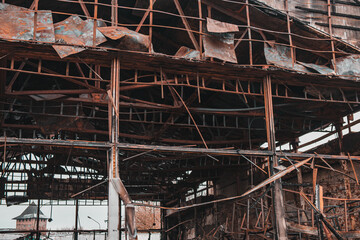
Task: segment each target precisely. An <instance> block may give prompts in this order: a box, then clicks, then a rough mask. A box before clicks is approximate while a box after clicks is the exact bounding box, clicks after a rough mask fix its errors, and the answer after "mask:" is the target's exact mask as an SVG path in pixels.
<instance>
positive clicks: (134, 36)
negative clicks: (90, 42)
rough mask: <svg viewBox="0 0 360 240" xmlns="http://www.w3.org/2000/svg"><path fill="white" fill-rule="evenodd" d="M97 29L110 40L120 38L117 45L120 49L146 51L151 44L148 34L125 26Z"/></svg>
mask: <svg viewBox="0 0 360 240" xmlns="http://www.w3.org/2000/svg"><path fill="white" fill-rule="evenodd" d="M99 30H100V32H102V33H103V34H104V35H105V36H106V37H108V38H110V39H112V40H120V42H119V45H118V46H117V47H118V48H120V49H124V50H134V51H147V50H148V49H149V48H150V46H151V43H150V38H149V36H147V35H144V34H141V33H138V32H135V31H132V30H130V29H128V28H126V27H101V28H99Z"/></svg>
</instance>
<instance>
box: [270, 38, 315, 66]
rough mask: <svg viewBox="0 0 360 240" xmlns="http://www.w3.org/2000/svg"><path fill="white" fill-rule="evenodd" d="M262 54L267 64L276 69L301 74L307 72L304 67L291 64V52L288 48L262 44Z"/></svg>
mask: <svg viewBox="0 0 360 240" xmlns="http://www.w3.org/2000/svg"><path fill="white" fill-rule="evenodd" d="M264 54H265V59H266V63H267V64H274V65H275V66H278V67H283V68H287V69H293V70H296V71H301V72H309V71H308V70H307V69H306V67H304V66H302V65H300V64H297V63H294V65H293V62H292V59H291V50H290V48H289V47H286V46H282V45H278V44H275V43H274V44H271V45H270V44H268V43H264Z"/></svg>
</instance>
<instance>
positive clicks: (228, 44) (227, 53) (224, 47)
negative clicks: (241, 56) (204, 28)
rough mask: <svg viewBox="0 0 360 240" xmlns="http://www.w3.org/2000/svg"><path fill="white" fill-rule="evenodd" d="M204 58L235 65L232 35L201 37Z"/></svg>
mask: <svg viewBox="0 0 360 240" xmlns="http://www.w3.org/2000/svg"><path fill="white" fill-rule="evenodd" d="M203 42H204V49H205V52H204V54H205V56H206V57H213V58H217V59H220V60H223V61H226V62H231V63H237V58H236V53H235V46H234V34H214V35H204V37H203Z"/></svg>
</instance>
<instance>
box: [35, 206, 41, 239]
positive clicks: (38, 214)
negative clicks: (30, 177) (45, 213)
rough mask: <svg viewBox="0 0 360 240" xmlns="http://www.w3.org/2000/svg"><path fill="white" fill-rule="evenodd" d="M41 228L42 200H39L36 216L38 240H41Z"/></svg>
mask: <svg viewBox="0 0 360 240" xmlns="http://www.w3.org/2000/svg"><path fill="white" fill-rule="evenodd" d="M39 227H40V199H38V204H37V214H36V240H40V235H41V234H40V232H39Z"/></svg>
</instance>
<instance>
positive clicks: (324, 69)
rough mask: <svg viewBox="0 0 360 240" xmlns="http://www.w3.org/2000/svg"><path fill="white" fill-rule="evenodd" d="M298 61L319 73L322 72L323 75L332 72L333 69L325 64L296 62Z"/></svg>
mask: <svg viewBox="0 0 360 240" xmlns="http://www.w3.org/2000/svg"><path fill="white" fill-rule="evenodd" d="M298 63H299V64H300V65H303V66H305V67H306V68H308V69H310V70H312V71H314V72H317V73H320V74H324V75H329V74H334V70H333V69H331V68H328V67H326V66H321V65H317V64H314V63H303V62H298Z"/></svg>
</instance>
